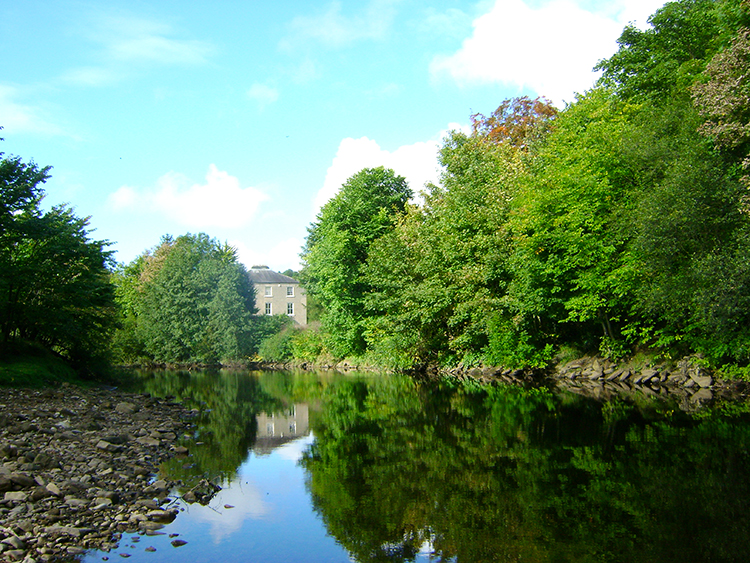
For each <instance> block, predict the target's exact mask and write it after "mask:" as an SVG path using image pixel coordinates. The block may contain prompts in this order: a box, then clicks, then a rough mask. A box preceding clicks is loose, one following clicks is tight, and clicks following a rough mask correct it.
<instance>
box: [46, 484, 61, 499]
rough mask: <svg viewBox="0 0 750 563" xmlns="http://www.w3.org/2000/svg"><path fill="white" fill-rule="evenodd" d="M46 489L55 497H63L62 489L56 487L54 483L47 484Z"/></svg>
mask: <svg viewBox="0 0 750 563" xmlns="http://www.w3.org/2000/svg"><path fill="white" fill-rule="evenodd" d="M45 488H46V489H47V490H48V491H49V492H50V493H52V494H53V495H55V496H56V497H59V496H60V495H62V492H60V487H58V486H57V485H55V484H54V483H52V482H50V483H47V486H46V487H45Z"/></svg>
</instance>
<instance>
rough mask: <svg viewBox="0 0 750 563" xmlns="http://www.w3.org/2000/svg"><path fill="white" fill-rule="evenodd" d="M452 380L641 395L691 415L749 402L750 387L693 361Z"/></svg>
mask: <svg viewBox="0 0 750 563" xmlns="http://www.w3.org/2000/svg"><path fill="white" fill-rule="evenodd" d="M451 375H452V376H454V377H457V378H459V379H467V378H471V379H473V380H475V381H479V382H481V383H486V384H492V383H505V384H512V385H514V384H520V383H534V384H538V383H539V382H540V381H546V383H547V384H548V385H549V386H551V387H553V388H556V389H560V390H564V391H568V392H571V393H576V394H579V395H584V396H587V397H592V398H594V399H596V400H609V399H612V398H615V397H625V398H630V399H632V398H636V397H637V396H639V395H641V396H646V397H650V398H657V397H662V398H669V399H670V400H672V401H673V402H675V403H676V405H677V407H678V408H680V409H681V410H683V411H685V412H692V411H694V410H696V409H698V408H700V407H701V406H702V405H704V404H706V403H708V402H710V401H712V400H714V399H717V398H722V399H740V398H750V384H749V383H747V382H745V381H727V380H722V379H718V378H716V377H714V375H713V374H712V373H711V372H710V371H707V370H706V369H704V368H702V367H700V362H697V361H696V358H693V357H685V358H682V359H681V360H679V361H677V362H670V363H667V362H663V363H658V362H656V363H651V362H649V363H645V364H640V363H634V362H632V361H630V362H629V361H623V362H619V363H618V362H613V361H610V360H608V359H605V358H601V357H598V356H586V357H583V358H577V359H575V360H572V361H569V362H565V363H561V364H557V365H555V366H554V367H552V368H551V369H549V370H547V371H545V372H535V371H526V370H510V369H498V368H473V369H471V370H468V371H461V370H454V372H452V373H451Z"/></svg>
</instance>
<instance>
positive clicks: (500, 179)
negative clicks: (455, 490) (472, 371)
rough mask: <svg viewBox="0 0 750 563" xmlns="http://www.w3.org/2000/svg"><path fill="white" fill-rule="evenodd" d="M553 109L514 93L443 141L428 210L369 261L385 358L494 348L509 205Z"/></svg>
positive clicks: (372, 343)
mask: <svg viewBox="0 0 750 563" xmlns="http://www.w3.org/2000/svg"><path fill="white" fill-rule="evenodd" d="M555 115H556V111H555V110H554V108H552V107H551V106H550V105H549V104H547V103H545V102H542V101H540V100H535V101H531V100H528V99H527V98H520V99H516V100H508V101H506V102H504V103H503V104H502V105H501V106H500V107H498V109H497V110H495V112H493V113H492V114H491V116H490V117H485V116H483V115H481V114H475V115H474V116H472V121H473V132H472V134H471V135H466V134H464V133H461V132H458V131H454V132H452V133H450V134H449V135H448V136H447V137H446V138H445V140H444V144H443V148H442V149H441V151H440V163H441V164H442V166H443V173H442V175H441V186H429V191H428V192H427V193H425V194H424V205H423V206H422V208H421V209H417V208H410V209H409V210H407V213H406V214H405V215H404V216H403V217H402V218H400V220H399V222H398V223H397V225H396V228H395V229H394V230H393V231H392V232H390V233H388V234H387V235H385V236H384V237H382V238H381V239H379V240H378V241H377V242H376V243H375V244H374V245H373V249H372V252H371V256H370V259H369V262H368V267H367V270H366V274H367V279H368V280H369V282H370V284H371V286H372V288H373V289H372V292H371V293H370V295H368V296H367V298H366V300H365V303H366V306H367V308H368V310H369V311H371V312H372V315H371V318H370V319H368V322H367V327H368V330H367V332H366V338H367V342H368V347H369V349H370V350H371V351H372V352H373V354H374V355H375V357H376V358H378V359H379V360H380V361H381V362H382V363H385V364H386V365H390V366H393V367H397V368H407V367H411V366H413V365H418V364H423V363H430V362H437V363H441V364H450V363H458V362H463V363H466V362H467V361H471V360H470V358H472V357H476V356H478V355H479V354H480V353H481V351H482V350H483V349H484V348H485V347H486V346H487V345H488V342H489V340H490V339H491V338H492V336H491V334H490V333H491V330H492V326H491V325H490V324H489V323H490V319H489V314H490V312H491V311H493V310H497V309H498V308H501V307H502V306H503V299H504V295H505V292H506V288H507V283H508V281H509V279H510V278H511V276H512V274H511V272H510V271H509V268H508V266H509V265H508V254H509V249H510V246H511V240H510V237H509V234H508V230H507V227H506V225H507V222H508V217H509V213H510V202H511V201H512V200H513V198H514V197H515V195H516V192H517V189H518V180H519V177H521V176H522V174H523V171H524V168H525V164H524V156H525V155H526V154H527V153H528V152H529V151H530V150H531V149H532V147H533V146H535V145H536V144H537V143H538V142H539V141H540V140H541V139H542V137H543V136H544V134H546V133H547V132H548V131H549V130H550V128H551V122H552V120H553V119H554V117H555Z"/></svg>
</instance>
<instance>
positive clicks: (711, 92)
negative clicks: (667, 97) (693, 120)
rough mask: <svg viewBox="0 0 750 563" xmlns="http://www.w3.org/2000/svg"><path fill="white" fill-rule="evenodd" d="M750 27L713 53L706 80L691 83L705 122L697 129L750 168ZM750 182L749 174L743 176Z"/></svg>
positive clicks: (745, 167)
mask: <svg viewBox="0 0 750 563" xmlns="http://www.w3.org/2000/svg"><path fill="white" fill-rule="evenodd" d="M749 70H750V29H747V28H743V29H741V30H740V32H739V33H738V35H737V36H736V37H735V38H734V40H733V41H732V44H731V46H730V47H729V48H728V49H726V50H724V51H721V52H720V53H718V54H717V55H715V56H714V58H713V59H712V60H711V62H710V63H709V64H708V67H707V68H706V72H705V80H704V81H699V82H697V83H696V84H695V85H693V88H692V92H693V100H694V102H695V105H696V107H697V108H698V111H699V112H700V114H701V116H703V117H704V119H705V122H704V123H703V124H701V126H700V128H699V130H700V131H701V133H703V134H705V135H706V136H708V137H709V138H711V139H713V140H714V142H715V143H716V144H717V146H718V147H720V148H721V149H723V150H725V151H727V152H728V153H729V154H730V155H731V156H733V157H734V159H735V160H739V161H741V166H742V168H743V169H745V170H747V169H748V168H750V125H748V123H750V78H749V77H748V76H749V75H748V71H749ZM745 182H746V183H750V178H748V177H745Z"/></svg>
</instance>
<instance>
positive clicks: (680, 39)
mask: <svg viewBox="0 0 750 563" xmlns="http://www.w3.org/2000/svg"><path fill="white" fill-rule="evenodd" d="M648 22H649V24H650V27H648V28H647V29H646V30H644V31H641V30H639V29H638V28H636V27H635V26H633V25H628V26H627V27H626V28H625V29H624V31H623V32H622V35H621V36H620V38H619V39H618V43H619V45H620V48H619V49H618V51H617V53H615V54H614V55H612V56H611V57H610V58H609V59H605V60H603V61H600V62H599V64H598V65H597V66H596V70H603V71H604V74H603V76H602V83H603V84H606V85H611V86H615V87H616V88H617V91H618V92H619V94H620V95H621V96H622V97H624V98H627V99H630V98H633V99H639V100H643V99H650V100H652V101H658V100H662V101H664V100H666V99H668V98H669V97H671V96H674V95H682V94H684V93H685V92H686V91H687V89H688V87H689V86H690V85H691V84H692V83H693V81H694V80H695V78H696V77H697V76H698V75H699V74H700V73H701V72H702V71H703V69H704V68H705V66H706V64H707V63H708V61H709V60H710V59H711V57H712V56H713V55H714V54H715V53H716V52H717V51H719V50H720V49H721V48H722V47H724V46H726V45H727V44H728V43H729V41H730V40H731V39H732V37H733V36H734V35H735V33H736V31H737V29H739V28H740V27H742V26H743V25H744V26H747V25H748V23H750V13H748V10H747V8H746V5H745V2H744V0H678V1H676V2H668V3H667V4H665V5H664V6H663V7H662V8H659V9H658V10H657V11H656V12H655V13H654V14H653V15H652V16H651V17H650V18H649V20H648Z"/></svg>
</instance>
